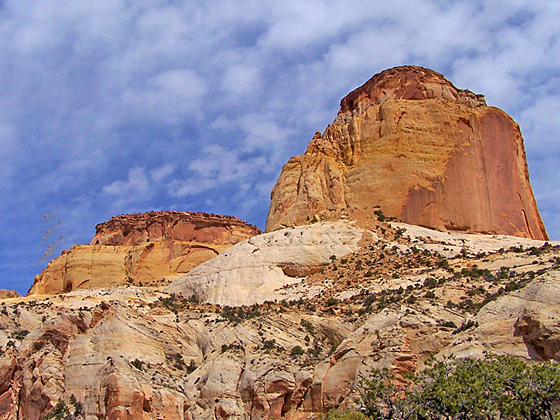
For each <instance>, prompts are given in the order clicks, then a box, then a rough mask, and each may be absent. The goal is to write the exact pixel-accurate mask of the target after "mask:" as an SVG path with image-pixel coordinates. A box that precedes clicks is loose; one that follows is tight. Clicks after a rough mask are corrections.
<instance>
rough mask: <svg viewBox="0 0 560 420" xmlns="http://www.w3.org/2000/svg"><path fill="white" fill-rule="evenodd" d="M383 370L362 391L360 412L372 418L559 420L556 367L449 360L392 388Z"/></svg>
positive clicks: (492, 359) (492, 358) (496, 359)
mask: <svg viewBox="0 0 560 420" xmlns="http://www.w3.org/2000/svg"><path fill="white" fill-rule="evenodd" d="M390 379H391V378H390V375H389V373H388V371H387V370H384V371H379V370H376V371H374V372H373V374H372V376H371V378H370V379H367V380H364V381H363V382H362V384H361V388H360V403H361V407H362V410H363V412H364V414H366V415H367V416H369V417H371V418H372V419H395V420H397V419H403V420H404V419H410V420H427V419H433V420H441V419H449V420H452V419H453V420H454V419H465V420H471V419H472V420H479V419H480V420H482V419H484V420H490V419H525V420H537V419H550V420H553V419H558V418H559V417H558V416H559V415H560V364H558V363H557V362H533V363H531V362H525V361H523V360H521V359H516V358H514V357H512V356H496V355H486V358H485V359H461V360H456V359H453V358H449V359H446V360H443V361H442V362H438V363H432V364H431V365H430V366H429V367H428V368H427V369H425V370H424V371H422V372H420V373H419V374H418V375H416V376H415V377H413V378H412V380H413V382H414V386H413V387H411V389H410V390H408V391H406V392H405V391H403V390H402V389H398V388H396V387H395V386H394V385H393V384H392V382H391V381H390Z"/></svg>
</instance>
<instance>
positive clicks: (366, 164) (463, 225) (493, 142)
mask: <svg viewBox="0 0 560 420" xmlns="http://www.w3.org/2000/svg"><path fill="white" fill-rule="evenodd" d="M271 199H272V202H271V206H270V211H269V216H268V220H267V227H266V230H267V232H270V231H273V230H276V229H279V228H282V227H285V226H293V225H300V224H305V223H308V222H309V221H312V220H313V219H314V218H317V216H318V217H319V218H329V217H332V212H334V213H335V214H340V213H341V212H345V211H347V210H348V209H353V210H358V212H356V211H354V215H353V216H351V217H354V218H356V217H358V218H359V217H360V216H359V215H357V213H361V214H362V216H368V215H371V214H372V213H373V212H374V211H375V210H379V209H380V210H381V211H382V212H383V213H384V214H385V215H386V216H391V217H396V218H399V219H401V220H403V221H404V222H407V223H410V224H413V225H422V226H427V227H431V228H435V229H439V230H460V231H464V232H470V233H473V232H475V233H489V234H507V235H513V236H522V237H527V238H533V239H547V234H546V231H545V228H544V225H543V223H542V220H541V218H540V215H539V213H538V210H537V206H536V203H535V200H534V197H533V193H532V190H531V186H530V184H529V176H528V170H527V163H526V158H525V150H524V147H523V139H522V137H521V133H520V131H519V127H518V125H517V124H516V123H515V122H514V121H513V120H512V119H511V118H510V117H509V116H508V115H507V114H505V113H504V112H503V111H501V110H499V109H497V108H493V107H487V106H486V103H485V101H484V99H483V97H482V95H475V94H473V93H472V92H469V91H464V90H460V89H457V88H455V87H454V86H453V85H452V84H451V83H450V82H449V81H447V80H446V79H445V78H444V77H443V76H442V75H441V74H439V73H436V72H434V71H432V70H428V69H424V68H420V67H414V66H404V67H397V68H394V69H390V70H386V71H384V72H382V73H379V74H377V75H375V76H374V77H373V78H372V79H370V80H369V81H368V82H367V83H366V84H364V85H363V86H361V87H359V88H358V89H356V90H355V91H353V92H351V93H350V94H348V95H347V96H346V97H345V98H344V99H343V100H342V101H341V108H340V111H339V113H338V116H337V117H336V119H335V120H334V122H333V123H332V125H329V126H328V127H327V129H326V130H325V132H324V133H323V134H320V133H316V134H315V136H314V137H313V139H312V140H311V142H310V144H309V146H308V147H307V150H306V152H305V154H303V155H302V156H298V157H294V158H291V159H290V160H289V161H288V163H287V164H286V165H285V166H284V168H283V170H282V173H281V175H280V177H279V179H278V182H277V184H276V186H275V187H274V189H273V190H272V194H271Z"/></svg>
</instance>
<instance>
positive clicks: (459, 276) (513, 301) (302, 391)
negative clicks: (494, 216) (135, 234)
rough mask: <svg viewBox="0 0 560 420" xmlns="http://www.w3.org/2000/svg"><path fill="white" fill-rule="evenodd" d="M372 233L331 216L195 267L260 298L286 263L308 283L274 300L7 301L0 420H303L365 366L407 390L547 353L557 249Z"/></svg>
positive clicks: (1, 323)
mask: <svg viewBox="0 0 560 420" xmlns="http://www.w3.org/2000/svg"><path fill="white" fill-rule="evenodd" d="M376 232H378V233H379V234H376V233H375V232H373V231H367V230H363V229H358V228H356V227H352V226H351V225H349V224H348V223H343V222H336V223H316V224H313V225H309V226H300V227H296V228H287V229H284V230H280V231H277V232H273V233H270V234H265V235H261V236H259V237H256V238H252V239H250V241H246V242H244V243H240V244H236V245H234V247H233V248H231V249H230V250H229V251H226V253H224V254H222V255H221V256H219V257H218V258H220V259H221V260H222V263H221V264H218V265H215V264H214V262H216V261H218V260H217V259H214V260H211V261H207V262H206V263H203V264H202V265H201V266H200V267H198V268H197V269H196V270H197V271H201V272H203V273H204V272H205V270H206V275H207V277H208V278H209V279H210V280H211V278H210V277H211V276H210V271H207V269H208V267H213V269H215V270H220V269H222V272H221V275H222V276H225V277H226V278H227V277H228V273H227V271H228V269H227V268H228V267H221V266H222V265H227V264H231V265H230V268H233V271H234V272H235V271H236V270H241V269H242V268H243V267H246V268H248V269H247V270H245V271H243V275H244V276H246V278H247V281H248V282H249V283H250V287H251V288H253V289H254V290H256V291H258V287H259V286H258V283H255V280H254V278H257V277H259V276H260V275H262V273H263V269H262V267H265V266H266V265H267V264H268V267H270V268H277V265H278V264H280V265H283V264H284V263H285V262H287V261H292V260H295V262H296V263H295V264H293V265H292V266H290V267H288V268H289V270H288V271H289V272H290V273H292V274H297V275H298V276H299V275H301V276H305V275H307V276H306V277H305V278H302V279H298V282H297V283H294V284H289V285H288V286H287V287H282V289H281V292H282V293H281V294H278V295H276V296H278V302H270V301H269V302H265V303H261V304H254V305H251V306H238V307H236V308H231V307H228V306H223V307H220V306H217V305H212V304H200V303H196V299H191V296H190V295H189V294H185V298H181V297H179V296H177V295H170V294H168V293H165V292H161V291H157V290H154V289H150V288H136V287H126V288H125V287H117V288H105V289H93V290H91V289H83V290H75V291H72V292H70V293H66V294H62V295H59V296H54V297H50V298H48V299H44V298H40V297H35V296H30V297H26V298H20V299H19V300H9V301H5V302H3V303H2V304H0V350H1V351H0V419H16V420H31V419H40V418H41V417H43V416H45V415H47V414H48V413H52V412H53V410H55V407H58V410H59V412H68V413H72V414H74V417H76V418H78V419H85V420H89V419H97V418H103V419H107V420H125V419H144V420H148V419H150V420H151V419H153V420H156V419H187V420H199V419H200V420H206V419H208V420H210V419H212V420H226V419H231V420H233V419H240V420H242V419H244V420H248V419H270V418H286V419H288V420H292V419H293V420H302V419H307V418H316V417H317V416H319V415H320V414H324V413H325V412H326V411H328V410H329V409H331V408H335V407H338V406H340V405H341V404H353V402H354V398H355V397H356V390H357V386H358V382H359V379H358V378H360V377H366V378H367V377H368V375H370V374H371V371H372V369H376V368H378V369H381V368H388V369H390V370H391V371H392V372H393V373H394V374H395V381H396V382H397V383H399V384H406V379H405V376H406V375H405V374H406V373H407V372H410V371H415V370H417V369H420V368H422V366H423V364H424V362H425V361H426V359H427V358H429V357H430V356H436V357H440V356H441V355H445V354H449V353H451V352H452V353H454V354H456V355H458V356H460V357H464V356H477V355H480V354H482V352H484V351H493V352H498V353H508V354H514V355H518V356H520V357H525V358H536V359H544V360H547V359H556V360H560V345H559V344H558V343H560V329H559V328H558V320H559V319H560V315H559V314H560V298H559V296H560V294H559V293H560V276H559V274H558V273H560V244H558V243H545V242H543V241H535V240H530V239H526V238H519V237H503V236H500V237H497V236H493V235H492V236H489V235H470V234H464V233H456V232H448V233H442V232H438V231H433V230H430V229H426V228H421V227H416V226H410V225H406V224H391V225H389V224H387V223H380V224H379V226H377V227H376ZM300 237H303V238H300ZM298 238H299V239H298ZM358 238H361V239H360V240H359V241H358V243H357V245H356V241H357V240H358ZM250 243H252V244H251V246H250V247H249V244H250ZM298 246H299V247H301V249H302V251H303V253H304V254H305V256H302V257H301V258H299V259H298V257H297V255H298V252H297V249H296V248H297V247H298ZM344 246H346V247H347V248H346V249H344ZM331 247H332V248H331ZM329 248H330V249H333V255H332V258H330V257H328V258H326V259H327V260H328V264H325V263H324V260H325V257H326V255H328V253H329V252H328V251H327V250H328V249H329ZM346 251H348V252H349V253H348V254H346V255H341V253H342V252H346ZM244 253H249V254H258V253H262V254H263V257H262V259H263V261H264V262H265V263H266V264H264V263H263V264H262V265H261V266H260V267H259V266H258V265H257V264H256V263H255V262H254V261H253V263H251V261H252V260H251V257H250V256H248V255H243V254H244ZM314 254H318V255H319V256H320V258H319V259H315V260H314V259H313V258H311V256H312V255H314ZM227 255H229V256H227ZM230 259H231V260H236V259H240V260H242V261H241V262H240V263H239V264H237V267H236V264H235V262H231V263H230V262H229V261H228V260H230ZM259 259H260V258H259ZM243 261H245V263H243ZM247 261H248V262H249V263H247ZM316 264H319V265H320V266H321V269H320V270H319V271H316V268H317V266H316ZM204 266H206V267H207V269H205V270H202V269H203V267H204ZM292 270H293V271H292ZM300 270H301V271H300ZM308 270H309V271H308ZM304 271H305V272H304ZM310 272H313V274H310V275H309V273H310ZM187 277H188V276H187ZM238 277H239V276H236V275H235V273H234V274H233V275H231V276H230V277H229V279H227V280H226V283H227V282H230V281H232V280H236V279H238ZM239 278H240V277H239ZM191 280H192V279H191ZM257 280H258V279H257ZM176 283H177V286H181V287H183V286H185V285H189V284H191V285H192V283H189V282H185V281H184V280H176ZM195 283H196V282H195ZM255 284H256V286H255ZM201 285H202V283H198V286H201ZM234 285H237V287H239V286H240V285H239V283H237V284H234ZM210 287H217V288H221V290H225V292H224V293H225V294H234V293H237V292H236V291H235V290H234V289H232V288H230V289H227V288H224V285H223V284H217V285H214V286H210ZM194 290H196V291H200V292H201V294H200V298H201V299H203V298H205V297H206V299H207V300H212V299H213V295H212V293H211V292H210V291H208V290H205V289H204V288H200V289H197V288H195V289H194ZM191 291H192V290H191ZM274 293H275V291H274V290H273V291H271V296H273V297H274V296H275V294H274ZM282 299H286V300H282ZM65 410H66V411H65ZM76 413H77V414H76Z"/></svg>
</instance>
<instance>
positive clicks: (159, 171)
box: [150, 163, 175, 182]
mask: <svg viewBox="0 0 560 420" xmlns="http://www.w3.org/2000/svg"><path fill="white" fill-rule="evenodd" d="M174 170H175V167H174V166H173V165H172V164H170V163H168V164H167V165H163V166H161V167H159V168H156V169H154V170H152V171H151V172H150V177H151V178H152V179H153V180H154V181H155V182H160V181H163V180H164V179H165V178H167V177H168V176H169V175H171V174H172V173H173V171H174Z"/></svg>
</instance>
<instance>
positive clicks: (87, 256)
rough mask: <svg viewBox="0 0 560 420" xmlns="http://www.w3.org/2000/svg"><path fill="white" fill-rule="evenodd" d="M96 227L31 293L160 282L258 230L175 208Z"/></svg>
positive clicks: (119, 218) (236, 221) (47, 271)
mask: <svg viewBox="0 0 560 420" xmlns="http://www.w3.org/2000/svg"><path fill="white" fill-rule="evenodd" d="M96 231H97V233H96V235H95V237H94V238H93V240H92V241H91V244H90V245H75V246H73V247H72V248H71V249H70V250H69V251H64V252H63V253H62V255H61V256H60V257H58V258H56V259H55V260H53V261H51V262H50V263H49V265H48V266H47V268H46V269H45V270H44V271H43V272H42V273H41V274H40V275H38V276H37V277H36V278H35V282H34V284H33V286H32V287H31V289H30V291H29V294H57V293H63V292H69V291H71V290H76V289H83V288H94V287H109V286H118V285H123V284H134V285H144V286H162V285H165V284H167V283H169V282H170V281H171V280H173V279H174V278H176V277H178V276H180V275H182V274H185V273H187V272H189V271H190V270H191V269H192V268H193V267H196V266H197V265H199V264H201V263H203V262H204V261H207V260H209V259H210V258H213V257H215V256H216V255H218V254H219V253H221V252H222V251H224V250H226V249H227V248H229V247H231V246H232V245H233V244H235V243H237V242H241V241H243V240H245V239H247V238H250V237H251V236H254V235H257V234H259V233H261V231H260V229H258V228H256V227H255V226H251V225H248V224H247V223H245V222H243V221H241V220H239V219H237V218H235V217H231V216H219V215H213V214H206V213H195V212H189V213H183V212H177V211H166V212H150V213H144V214H132V215H121V216H116V217H113V218H112V219H111V220H109V221H108V222H105V223H101V224H99V225H97V226H96Z"/></svg>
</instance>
